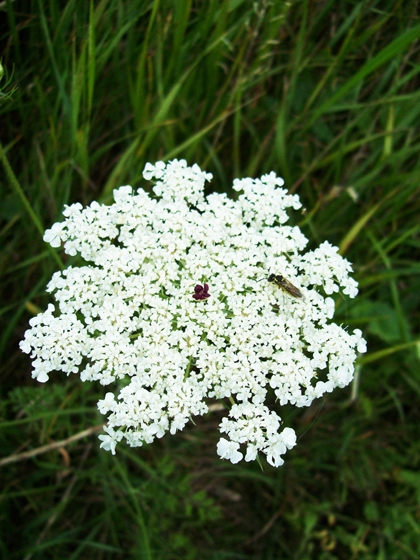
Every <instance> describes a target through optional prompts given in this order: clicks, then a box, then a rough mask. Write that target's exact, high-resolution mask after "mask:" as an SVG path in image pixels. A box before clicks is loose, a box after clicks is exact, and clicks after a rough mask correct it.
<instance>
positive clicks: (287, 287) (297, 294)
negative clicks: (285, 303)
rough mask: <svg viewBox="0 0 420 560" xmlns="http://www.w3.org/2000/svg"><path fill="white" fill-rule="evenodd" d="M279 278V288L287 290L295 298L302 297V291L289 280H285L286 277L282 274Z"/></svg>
mask: <svg viewBox="0 0 420 560" xmlns="http://www.w3.org/2000/svg"><path fill="white" fill-rule="evenodd" d="M281 278H282V280H281V282H279V286H280V288H283V290H284V291H285V292H287V293H288V294H290V295H291V296H293V297H295V298H303V294H302V292H301V291H300V290H298V288H296V286H294V285H293V284H292V283H291V282H289V280H286V278H284V277H283V276H282V277H281Z"/></svg>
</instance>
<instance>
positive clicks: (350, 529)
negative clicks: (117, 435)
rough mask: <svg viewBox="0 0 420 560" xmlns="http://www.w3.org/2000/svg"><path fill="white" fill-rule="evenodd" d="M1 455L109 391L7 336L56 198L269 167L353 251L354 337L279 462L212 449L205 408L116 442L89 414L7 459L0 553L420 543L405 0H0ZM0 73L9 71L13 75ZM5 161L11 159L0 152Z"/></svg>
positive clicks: (213, 431)
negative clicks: (173, 163) (139, 439)
mask: <svg viewBox="0 0 420 560" xmlns="http://www.w3.org/2000/svg"><path fill="white" fill-rule="evenodd" d="M0 10H1V11H0V15H1V16H2V19H1V24H0V45H1V47H2V49H1V50H2V53H3V54H2V63H3V66H4V68H5V69H6V76H5V77H4V78H3V80H2V82H1V83H0V85H1V86H2V87H3V88H4V89H3V93H7V92H8V91H11V89H12V87H13V86H16V90H15V91H14V92H13V95H12V96H11V97H10V98H9V99H5V98H3V99H0V122H1V126H0V139H1V146H2V148H1V154H0V155H1V158H0V159H1V160H2V163H1V164H0V168H1V169H2V171H3V172H2V173H1V174H0V184H1V189H2V190H1V200H2V203H1V205H0V216H1V219H2V221H1V227H0V234H1V243H2V250H1V253H0V269H1V273H2V281H1V307H0V309H1V321H2V322H1V333H0V334H1V339H0V351H1V359H0V364H1V369H0V371H1V388H0V391H1V393H0V395H1V399H0V419H1V422H0V442H1V450H2V451H1V456H2V458H7V457H13V456H14V455H15V454H16V453H23V452H30V451H33V450H36V449H37V448H40V447H42V446H44V445H47V444H49V443H52V442H57V441H61V440H64V439H66V438H69V437H71V436H74V435H76V434H78V433H80V432H82V431H83V430H86V429H88V428H90V427H94V426H97V425H98V424H100V423H101V421H102V417H101V416H100V415H99V413H98V412H97V410H96V404H95V403H96V401H97V400H98V398H99V395H101V394H102V392H103V390H102V388H101V387H97V386H94V385H93V384H91V385H87V384H86V386H85V385H82V384H81V383H80V382H79V381H78V379H77V378H73V377H71V378H65V377H64V376H63V374H57V375H56V377H55V378H54V379H53V380H52V381H51V382H49V383H48V384H47V385H40V384H37V383H36V382H35V381H33V380H31V377H30V370H31V365H30V361H29V359H28V357H27V356H26V355H23V354H22V353H21V352H20V350H19V349H18V342H19V340H21V338H22V336H23V333H24V331H25V330H26V328H27V324H28V320H29V318H30V317H31V316H33V314H35V313H36V312H37V311H38V310H43V309H45V308H46V306H47V304H48V301H49V299H48V297H47V295H46V293H45V286H46V283H47V282H48V280H49V279H50V277H51V275H52V273H53V272H54V271H55V270H57V269H58V268H59V266H60V262H61V260H62V261H64V266H66V265H67V264H68V259H67V258H66V257H65V256H64V255H63V254H62V253H58V254H55V253H54V252H52V251H51V250H49V249H48V247H47V246H46V244H45V243H44V242H43V241H42V235H41V231H43V230H44V229H46V228H47V227H50V225H51V224H52V223H53V222H55V221H57V220H60V215H61V211H62V208H63V205H64V204H70V203H72V202H75V201H80V202H82V203H83V204H89V203H90V202H91V201H92V200H100V201H102V202H109V201H110V200H111V195H112V189H113V188H115V187H118V186H120V185H123V184H132V185H133V186H135V187H137V186H145V184H144V181H143V180H142V177H141V172H142V170H143V168H144V165H145V163H146V162H148V161H150V162H155V161H157V160H160V159H164V160H167V159H168V158H169V159H172V158H175V157H177V158H185V159H186V160H187V161H188V162H189V163H190V164H192V163H198V164H199V165H200V166H201V167H202V168H203V169H206V170H207V171H210V172H212V173H213V175H214V179H213V182H212V188H213V189H214V190H216V191H218V192H228V194H230V195H232V191H231V183H232V180H233V178H235V177H245V176H253V177H257V176H260V175H262V174H263V173H266V172H269V171H271V170H274V171H275V172H276V173H277V174H278V175H280V176H282V177H284V179H285V180H286V186H287V187H288V188H289V189H290V190H291V191H292V192H296V193H298V194H299V195H300V197H301V200H302V202H303V204H304V206H305V207H306V213H305V214H303V215H302V216H301V221H300V223H299V226H300V227H301V228H302V229H303V231H304V232H305V234H306V235H307V236H308V237H309V238H310V239H311V243H312V246H315V245H317V244H319V243H320V242H322V241H323V240H325V239H327V240H329V241H330V242H332V243H333V244H336V245H339V246H340V249H341V253H342V254H344V255H345V256H346V257H347V258H348V259H349V260H350V261H351V262H353V263H354V270H355V277H356V279H357V280H358V281H359V282H360V294H359V296H358V297H357V298H356V299H355V300H354V301H351V302H350V301H347V300H346V301H344V300H343V299H341V298H338V300H337V302H338V303H337V321H338V322H343V323H344V324H349V325H351V327H352V328H361V329H363V331H364V335H365V337H366V338H367V340H368V354H366V355H365V356H364V357H363V358H362V359H361V360H360V364H359V366H360V367H359V369H358V375H357V379H356V381H355V382H354V383H353V385H352V386H351V387H349V388H347V389H345V390H342V391H336V392H335V393H334V394H332V395H328V396H327V397H326V398H325V399H324V400H323V401H322V402H320V401H317V402H315V403H314V404H313V405H312V406H311V407H310V408H309V409H303V410H298V411H296V410H294V409H292V408H290V409H288V408H286V409H285V411H284V413H283V417H284V418H285V419H292V420H293V425H294V427H296V428H297V432H298V437H299V444H298V445H297V446H296V448H294V449H293V450H292V451H290V452H289V453H288V454H287V455H286V462H285V465H284V466H283V467H281V468H279V469H277V470H276V469H273V468H271V467H269V466H268V465H266V464H265V465H264V470H261V469H260V467H259V466H258V465H257V464H248V463H246V464H245V463H244V464H242V463H241V464H239V465H236V466H233V465H231V464H228V463H226V462H222V461H220V460H219V459H218V458H217V456H216V450H215V445H216V441H217V425H218V423H219V422H220V418H221V416H220V413H217V412H214V413H211V414H209V415H208V417H206V418H198V419H196V425H193V424H191V426H190V427H189V428H188V429H187V430H185V431H184V432H182V433H181V434H179V435H177V436H166V437H164V438H163V439H162V440H160V441H158V442H157V443H154V444H152V445H150V446H146V447H144V448H140V449H134V450H133V449H130V448H128V447H126V446H123V445H121V446H120V447H119V449H118V452H117V455H116V456H115V457H112V456H111V455H110V454H107V453H105V452H103V451H100V450H99V449H98V441H97V437H96V435H97V433H96V432H95V433H92V435H90V436H86V437H84V438H81V439H78V440H76V441H74V442H73V443H71V444H68V445H65V446H63V447H61V448H60V449H58V450H57V449H54V450H50V451H48V452H43V453H40V454H38V455H35V456H32V457H31V458H27V459H25V460H19V461H16V462H14V463H8V464H7V465H4V466H2V467H1V468H0V469H1V470H0V480H1V483H0V492H1V494H0V557H1V558H8V559H14V558H19V559H20V558H25V559H34V560H37V559H44V558H45V559H60V560H61V559H63V558H66V559H89V560H96V559H98V560H102V559H108V558H109V559H116V558H124V559H125V558H136V559H139V558H141V559H147V560H149V559H165V560H166V559H169V560H172V559H186V560H189V559H196V558H197V559H200V560H201V559H209V560H210V559H211V560H219V559H220V560H221V559H223V560H225V559H228V558H229V559H235V560H237V559H241V560H242V559H251V558H252V559H264V560H265V559H267V560H279V559H280V560H288V559H294V560H313V559H316V560H319V559H320V560H335V559H340V560H341V559H343V560H348V559H351V560H353V559H366V560H371V559H372V560H376V559H378V560H379V559H389V558H392V559H396V560H400V559H401V560H402V559H404V560H406V559H410V558H413V559H415V558H418V557H419V556H420V544H419V543H420V475H419V470H418V469H419V463H420V444H419V441H420V437H419V436H420V429H419V426H420V406H419V403H420V374H419V371H420V368H419V357H420V345H419V341H420V338H419V326H420V325H419V317H420V309H419V308H420V277H419V274H420V262H419V255H420V251H419V247H420V235H419V233H420V225H419V223H420V220H419V217H420V188H419V186H420V126H419V125H420V88H419V85H420V78H419V72H420V56H419V47H420V42H419V39H420V17H419V6H418V3H417V2H414V1H410V0H409V1H407V2H402V1H389V0H382V1H379V0H372V1H362V2H360V1H345V0H343V1H333V0H327V1H323V2H316V1H315V0H312V1H310V0H306V1H290V2H280V1H272V2H268V1H264V0H261V1H260V2H253V1H251V0H242V1H241V0H231V1H223V0H209V1H206V2H203V1H198V0H196V1H195V2H192V1H189V0H177V1H176V2H169V1H168V0H161V1H160V2H159V1H158V0H150V1H148V2H147V1H142V0H132V1H130V2H129V1H126V0H118V1H117V0H101V1H98V2H94V3H93V2H92V3H90V4H89V3H88V2H76V1H74V0H68V1H67V2H65V1H61V2H58V1H57V2H42V1H41V0H33V1H22V2H11V1H10V0H6V2H1V3H0ZM12 71H13V76H12V77H11V81H10V83H9V85H7V86H5V84H6V78H7V76H8V77H10V75H11V73H12ZM7 162H8V163H7Z"/></svg>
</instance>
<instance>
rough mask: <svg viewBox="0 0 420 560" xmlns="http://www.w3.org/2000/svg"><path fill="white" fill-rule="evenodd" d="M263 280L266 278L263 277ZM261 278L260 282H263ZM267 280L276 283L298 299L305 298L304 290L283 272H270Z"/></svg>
mask: <svg viewBox="0 0 420 560" xmlns="http://www.w3.org/2000/svg"><path fill="white" fill-rule="evenodd" d="M261 280H264V278H262V279H261ZM261 280H258V282H261ZM267 280H268V281H269V282H270V284H275V285H276V286H278V287H279V288H281V289H282V290H283V291H284V292H287V293H288V294H289V295H290V296H293V297H295V298H298V299H305V298H304V297H303V294H302V292H301V291H300V290H299V289H298V288H296V286H294V285H293V284H292V283H291V282H289V280H287V278H285V277H284V276H282V275H281V274H270V276H268V278H267Z"/></svg>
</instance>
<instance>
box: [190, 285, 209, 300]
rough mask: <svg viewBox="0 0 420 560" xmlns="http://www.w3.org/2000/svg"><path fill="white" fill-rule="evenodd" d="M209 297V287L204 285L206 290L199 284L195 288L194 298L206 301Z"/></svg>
mask: <svg viewBox="0 0 420 560" xmlns="http://www.w3.org/2000/svg"><path fill="white" fill-rule="evenodd" d="M208 297H210V294H209V285H208V284H204V288H203V286H200V284H197V285H196V287H195V288H194V294H193V298H194V299H196V300H197V301H198V300H200V299H206V298H208Z"/></svg>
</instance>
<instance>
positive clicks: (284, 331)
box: [20, 160, 366, 467]
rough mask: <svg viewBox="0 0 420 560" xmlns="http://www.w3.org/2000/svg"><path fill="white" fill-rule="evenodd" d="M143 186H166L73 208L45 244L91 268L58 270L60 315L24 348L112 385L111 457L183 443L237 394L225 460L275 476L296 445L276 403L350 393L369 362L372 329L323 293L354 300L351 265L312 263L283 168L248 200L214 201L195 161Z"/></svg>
mask: <svg viewBox="0 0 420 560" xmlns="http://www.w3.org/2000/svg"><path fill="white" fill-rule="evenodd" d="M143 175H144V177H145V179H147V180H149V179H155V186H154V187H153V191H154V195H149V194H148V193H146V192H145V191H144V190H142V189H139V190H138V192H137V194H133V192H132V188H131V187H128V186H127V187H121V188H119V189H118V190H115V191H114V198H115V203H114V204H112V205H111V206H104V205H99V204H98V203H95V202H94V203H92V204H91V205H90V207H88V208H85V209H83V208H82V206H81V205H80V204H73V205H72V206H70V207H66V209H65V211H64V216H65V218H66V219H65V221H64V222H62V223H57V224H54V225H53V226H52V228H51V229H50V230H48V231H46V233H45V237H44V239H45V241H47V242H49V243H50V244H51V245H52V246H53V247H59V246H60V245H61V243H64V250H65V251H66V253H68V254H69V255H76V254H79V255H81V257H82V258H83V259H84V260H85V261H86V263H87V264H86V265H85V266H80V267H77V268H76V267H74V268H73V267H69V268H68V269H67V270H65V271H63V272H56V273H55V274H54V275H53V277H52V279H51V281H50V283H49V285H48V291H49V292H54V294H55V299H56V301H57V304H58V310H56V309H55V307H54V305H52V304H50V305H49V306H48V309H47V311H46V312H45V313H41V314H39V315H38V316H36V317H35V318H33V319H31V320H30V326H31V328H30V329H29V330H28V331H27V332H26V333H25V340H24V341H22V342H21V344H20V347H21V349H22V350H23V351H24V352H26V353H28V354H31V356H32V358H33V359H34V360H33V365H34V370H33V374H32V375H33V377H34V378H37V379H38V381H41V382H45V381H47V380H48V374H49V373H50V372H51V371H53V370H62V371H65V372H67V373H68V374H70V373H71V372H72V373H80V376H81V379H82V380H83V381H93V380H99V381H100V383H101V384H102V385H110V384H114V385H113V386H114V392H108V393H106V395H105V398H104V399H103V400H101V401H99V403H98V407H99V410H100V411H101V413H103V414H109V417H108V425H107V427H106V428H105V431H106V435H103V436H99V437H100V438H101V439H102V443H101V447H103V448H104V449H107V450H111V451H112V453H115V446H116V444H117V443H118V442H119V441H121V440H122V439H123V438H125V439H126V440H127V442H128V443H129V445H131V446H141V445H142V444H143V443H150V442H152V441H153V440H154V439H155V438H156V437H162V436H163V434H164V433H165V432H166V431H170V433H172V434H174V433H175V432H176V431H177V430H182V429H183V428H184V426H185V425H186V423H187V422H188V420H189V419H190V418H191V417H192V416H194V415H202V414H205V413H206V412H207V411H208V402H209V401H210V399H226V398H228V399H229V400H230V402H231V403H232V406H231V408H230V410H229V413H228V417H227V418H224V419H223V421H222V422H221V424H220V431H221V432H222V433H223V434H226V436H227V438H228V439H226V438H225V437H223V438H221V439H220V441H219V443H218V446H217V451H218V454H219V455H220V456H221V457H222V458H224V459H229V460H230V461H232V463H237V462H238V461H240V460H241V459H242V458H243V456H244V455H243V452H245V460H246V461H250V460H253V459H255V458H256V457H257V454H258V453H263V454H265V455H266V457H267V460H268V462H269V463H270V464H271V465H274V466H276V467H277V466H279V465H281V464H283V459H282V455H283V454H284V453H285V452H286V450H287V449H290V448H292V447H293V446H294V445H295V444H296V435H295V432H294V431H293V430H292V429H291V428H285V429H283V430H282V431H281V419H280V417H279V416H278V414H277V413H276V412H274V411H273V410H270V409H269V408H268V406H267V405H266V404H265V401H266V400H267V397H268V396H269V395H270V393H271V394H273V393H274V394H275V395H276V397H277V401H278V404H280V405H283V404H286V403H291V404H294V405H296V406H299V407H302V406H308V405H310V404H311V402H312V401H313V399H315V398H317V397H320V396H321V395H323V394H324V393H325V392H330V391H332V390H333V389H334V387H337V386H338V387H344V386H345V385H347V384H348V383H349V382H350V381H351V379H352V377H353V371H354V361H355V359H356V353H357V352H365V351H366V344H365V341H364V340H363V338H362V336H361V334H362V333H361V331H359V330H355V331H354V332H353V334H350V333H349V332H348V331H347V330H345V329H343V328H342V327H339V326H338V325H336V324H335V323H333V322H331V319H332V317H333V314H334V301H333V300H332V299H331V298H330V297H327V296H325V294H327V295H328V294H331V293H333V292H336V291H338V290H339V289H340V288H341V289H342V291H343V292H344V293H345V294H348V295H349V296H350V297H354V296H355V295H356V294H357V287H356V286H357V284H356V282H355V281H354V280H353V279H351V278H349V272H351V270H352V269H351V265H350V263H349V262H348V261H346V260H345V259H343V258H342V257H341V256H340V255H339V254H338V253H337V249H336V248H335V247H332V246H331V245H330V244H329V243H328V242H325V243H323V244H322V245H321V246H320V247H319V248H318V249H316V250H315V251H309V252H306V253H303V250H304V248H305V246H306V244H307V240H306V238H305V237H304V235H303V234H302V232H301V231H300V229H299V228H298V227H290V226H288V225H285V224H286V222H287V220H288V214H287V210H288V209H289V208H293V209H295V210H297V209H299V208H300V206H301V204H300V202H299V198H298V196H296V195H293V196H292V195H289V194H287V191H285V190H284V189H282V188H280V187H281V186H282V185H283V180H282V179H280V178H278V177H276V175H275V174H274V173H270V174H269V175H264V176H263V177H262V178H261V179H242V180H235V182H234V189H235V190H236V191H240V192H242V194H240V195H238V199H237V200H236V201H234V200H230V199H229V198H227V197H226V195H222V194H211V195H210V196H208V197H207V198H205V197H204V194H203V190H204V183H205V181H206V180H210V179H211V174H208V173H204V172H202V171H201V169H200V168H199V167H198V166H197V165H194V166H193V167H187V165H186V162H185V161H183V160H181V161H177V160H174V161H172V162H170V163H168V164H165V163H163V162H158V163H157V164H156V165H154V166H153V165H151V164H147V165H146V167H145V170H144V173H143ZM270 274H272V275H275V276H276V277H277V278H282V279H283V280H285V279H287V282H289V283H291V285H292V286H293V287H294V288H297V290H298V297H293V294H292V293H291V292H290V290H287V289H281V285H280V284H279V282H277V284H278V285H276V283H275V282H274V283H269V282H268V281H267V278H268V276H270ZM273 277H274V276H273ZM261 280H265V281H264V282H261ZM299 294H300V295H299ZM323 294H324V295H323ZM300 296H302V297H300ZM241 449H242V451H241Z"/></svg>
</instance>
